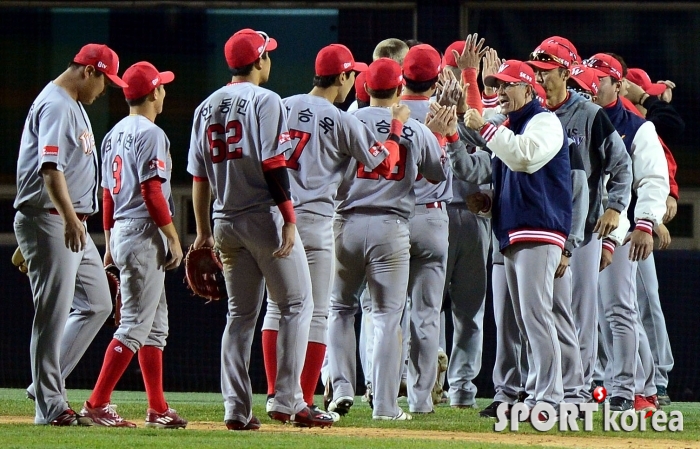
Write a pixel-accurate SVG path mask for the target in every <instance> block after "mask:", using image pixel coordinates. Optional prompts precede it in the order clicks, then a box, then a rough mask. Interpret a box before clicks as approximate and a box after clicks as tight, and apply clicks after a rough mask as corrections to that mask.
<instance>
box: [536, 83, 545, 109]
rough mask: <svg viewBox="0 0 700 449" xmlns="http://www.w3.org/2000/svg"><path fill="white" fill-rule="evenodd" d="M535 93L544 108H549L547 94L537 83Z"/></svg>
mask: <svg viewBox="0 0 700 449" xmlns="http://www.w3.org/2000/svg"><path fill="white" fill-rule="evenodd" d="M534 86H535V93H536V94H537V100H538V101H539V102H540V105H542V107H545V108H546V107H547V92H545V91H544V87H542V86H540V85H539V84H537V83H535V84H534Z"/></svg>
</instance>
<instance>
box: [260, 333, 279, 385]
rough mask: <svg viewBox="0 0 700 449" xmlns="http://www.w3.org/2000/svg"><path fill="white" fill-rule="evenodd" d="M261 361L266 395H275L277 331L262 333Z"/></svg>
mask: <svg viewBox="0 0 700 449" xmlns="http://www.w3.org/2000/svg"><path fill="white" fill-rule="evenodd" d="M262 349H263V361H264V362H265V377H266V378H267V394H268V395H271V394H275V382H277V331H273V330H264V331H262Z"/></svg>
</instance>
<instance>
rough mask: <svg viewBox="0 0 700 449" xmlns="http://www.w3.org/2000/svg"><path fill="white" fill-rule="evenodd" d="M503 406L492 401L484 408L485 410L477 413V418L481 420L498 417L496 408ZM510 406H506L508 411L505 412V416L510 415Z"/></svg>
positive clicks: (498, 402) (499, 402)
mask: <svg viewBox="0 0 700 449" xmlns="http://www.w3.org/2000/svg"><path fill="white" fill-rule="evenodd" d="M501 404H503V402H501V401H493V402H492V403H490V404H489V405H488V406H486V408H485V409H483V410H482V411H480V412H479V416H481V417H482V418H494V419H495V418H496V417H497V415H498V406H499V405H501ZM511 407H512V406H511V405H510V404H509V405H508V411H507V412H506V415H510V409H511Z"/></svg>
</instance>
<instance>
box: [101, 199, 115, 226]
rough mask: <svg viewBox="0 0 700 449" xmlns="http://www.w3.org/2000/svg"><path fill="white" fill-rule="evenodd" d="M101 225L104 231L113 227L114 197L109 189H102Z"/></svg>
mask: <svg viewBox="0 0 700 449" xmlns="http://www.w3.org/2000/svg"><path fill="white" fill-rule="evenodd" d="M102 226H103V227H104V230H105V231H108V230H110V229H112V228H113V227H114V198H112V193H111V192H110V191H109V189H102Z"/></svg>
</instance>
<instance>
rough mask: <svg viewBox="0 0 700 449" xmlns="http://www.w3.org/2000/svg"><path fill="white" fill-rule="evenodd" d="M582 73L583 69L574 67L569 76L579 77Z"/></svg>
mask: <svg viewBox="0 0 700 449" xmlns="http://www.w3.org/2000/svg"><path fill="white" fill-rule="evenodd" d="M582 73H583V69H581V68H580V67H574V68H573V69H571V75H573V76H579V75H580V74H582Z"/></svg>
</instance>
